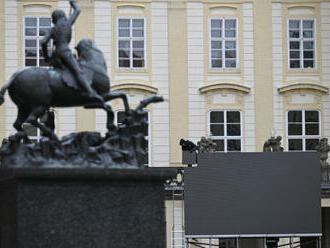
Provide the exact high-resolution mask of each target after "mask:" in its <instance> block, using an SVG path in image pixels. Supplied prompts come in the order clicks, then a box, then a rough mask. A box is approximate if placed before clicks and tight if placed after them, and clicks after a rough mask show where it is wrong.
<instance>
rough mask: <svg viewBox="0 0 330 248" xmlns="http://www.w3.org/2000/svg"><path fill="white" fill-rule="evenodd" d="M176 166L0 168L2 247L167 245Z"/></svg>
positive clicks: (145, 247) (152, 247) (160, 247)
mask: <svg viewBox="0 0 330 248" xmlns="http://www.w3.org/2000/svg"><path fill="white" fill-rule="evenodd" d="M174 175H175V170H172V169H169V168H168V169H156V168H146V169H55V168H54V169H22V168H21V169H0V247H1V248H36V247H45V248H46V247H47V248H71V247H72V248H78V247H79V248H111V247H116V248H121V247H122V248H124V247H125V248H127V247H143V248H165V247H166V237H165V236H166V226H165V211H164V185H163V182H164V181H165V179H168V178H169V177H173V176H174Z"/></svg>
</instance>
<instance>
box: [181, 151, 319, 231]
mask: <svg viewBox="0 0 330 248" xmlns="http://www.w3.org/2000/svg"><path fill="white" fill-rule="evenodd" d="M184 176H185V180H184V184H185V185H184V190H185V234H186V236H211V235H218V236H226V235H235V236H244V235H246V236H248V235H252V236H258V235H289V236H291V235H294V234H301V236H303V235H306V236H309V235H310V234H314V235H319V234H320V233H321V232H322V231H321V198H320V162H319V154H318V153H316V152H315V153H314V152H308V153H307V152H306V153H303V152H282V153H226V154H225V153H205V154H199V155H198V167H193V168H186V169H185V175H184Z"/></svg>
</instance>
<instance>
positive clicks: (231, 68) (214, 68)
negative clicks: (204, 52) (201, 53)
mask: <svg viewBox="0 0 330 248" xmlns="http://www.w3.org/2000/svg"><path fill="white" fill-rule="evenodd" d="M212 20H222V27H221V30H222V34H223V35H222V37H221V38H220V39H219V40H220V41H221V42H222V47H221V50H222V54H221V55H222V67H221V68H218V67H212V28H211V22H212ZM225 20H235V21H236V30H235V36H236V37H235V39H233V38H229V40H228V38H227V39H226V38H225V37H223V36H224V30H225V29H224V26H225ZM238 29H239V20H238V18H237V17H210V18H209V20H208V33H209V37H208V38H209V40H208V46H209V51H208V53H209V70H211V71H227V70H228V71H237V70H239V68H240V64H239V51H240V50H239V37H238V36H239V32H238ZM217 40H218V38H217ZM226 40H227V41H234V40H235V41H236V42H235V44H236V67H228V68H227V67H225V65H226V63H225V52H226V49H225V42H224V41H226Z"/></svg>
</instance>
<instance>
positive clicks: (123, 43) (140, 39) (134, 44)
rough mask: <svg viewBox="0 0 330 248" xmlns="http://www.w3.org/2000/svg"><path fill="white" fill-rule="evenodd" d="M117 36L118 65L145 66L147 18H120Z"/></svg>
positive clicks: (126, 66) (125, 66)
mask: <svg viewBox="0 0 330 248" xmlns="http://www.w3.org/2000/svg"><path fill="white" fill-rule="evenodd" d="M117 36H118V37H117V48H118V67H119V68H128V69H132V68H140V69H141V68H142V69H143V68H145V56H146V55H145V46H146V44H145V20H144V19H143V18H119V19H118V32H117Z"/></svg>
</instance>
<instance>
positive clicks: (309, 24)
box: [288, 19, 316, 69]
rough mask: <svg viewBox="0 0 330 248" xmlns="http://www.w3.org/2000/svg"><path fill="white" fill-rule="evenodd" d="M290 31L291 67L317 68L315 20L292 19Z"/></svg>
mask: <svg viewBox="0 0 330 248" xmlns="http://www.w3.org/2000/svg"><path fill="white" fill-rule="evenodd" d="M288 32H289V33H288V37H289V45H288V47H289V68H290V69H307V68H311V69H313V68H315V61H316V60H315V21H314V20H313V19H290V20H289V23H288Z"/></svg>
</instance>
